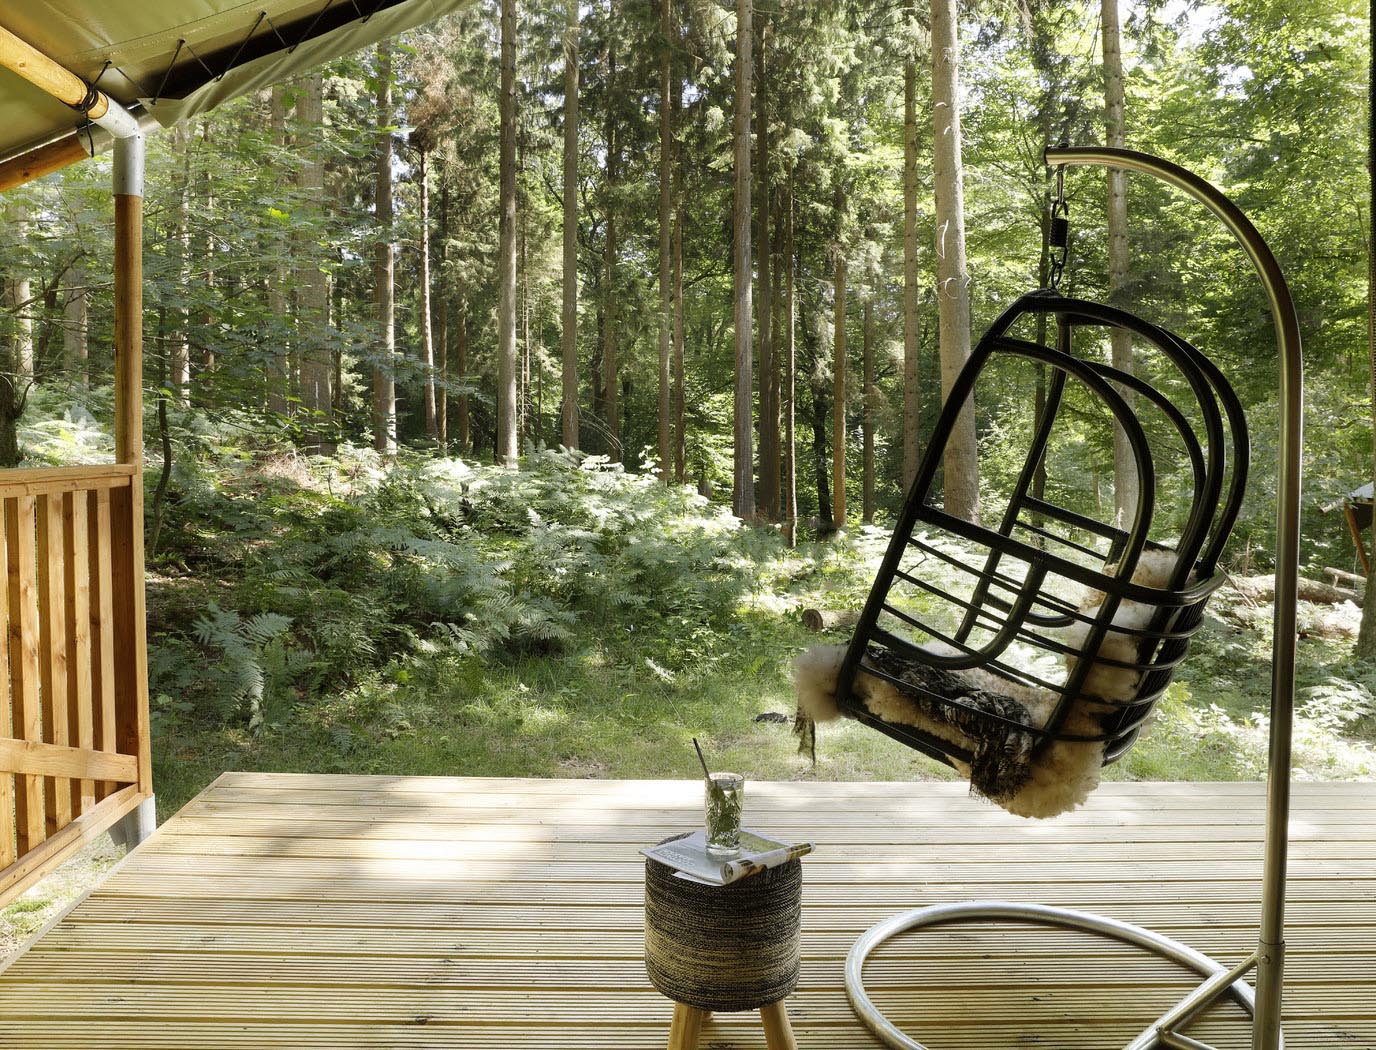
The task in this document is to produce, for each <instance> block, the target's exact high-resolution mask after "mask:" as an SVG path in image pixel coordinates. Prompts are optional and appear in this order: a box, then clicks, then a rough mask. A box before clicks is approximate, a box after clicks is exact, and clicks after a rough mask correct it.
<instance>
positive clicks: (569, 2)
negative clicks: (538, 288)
mask: <svg viewBox="0 0 1376 1050" xmlns="http://www.w3.org/2000/svg"><path fill="white" fill-rule="evenodd" d="M564 19H565V23H564V274H563V285H564V288H563V291H564V302H563V313H562V328H561V330H560V333H559V346H560V352H561V354H562V356H563V365H564V374H563V380H564V382H563V394H562V400H561V403H560V407H559V440H560V441H561V442H563V444H564V445H565V446H566V447H568V448H578V0H565V10H564Z"/></svg>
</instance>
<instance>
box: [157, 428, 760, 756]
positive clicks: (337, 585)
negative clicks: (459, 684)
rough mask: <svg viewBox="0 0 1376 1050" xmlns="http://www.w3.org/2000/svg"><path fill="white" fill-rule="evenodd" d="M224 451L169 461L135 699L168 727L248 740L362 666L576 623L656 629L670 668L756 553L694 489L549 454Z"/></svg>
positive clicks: (544, 644)
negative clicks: (205, 725)
mask: <svg viewBox="0 0 1376 1050" xmlns="http://www.w3.org/2000/svg"><path fill="white" fill-rule="evenodd" d="M226 453H227V450H226V449H221V454H220V455H219V456H218V457H217V462H216V463H214V464H210V463H202V462H200V461H195V462H193V464H192V465H191V466H190V467H188V466H187V464H186V461H185V460H184V461H183V471H182V472H181V473H180V474H179V475H178V477H177V480H176V482H175V483H174V489H173V492H172V495H171V498H170V501H169V508H170V509H169V519H168V523H167V526H166V529H165V535H166V536H167V537H168V538H169V542H168V543H167V545H166V546H164V548H163V549H162V550H160V551H158V552H156V556H155V557H156V560H155V562H154V564H155V567H156V568H158V569H159V571H160V572H162V573H165V574H166V575H165V576H161V577H159V579H158V580H156V582H155V583H154V586H153V592H152V598H151V599H150V617H151V618H152V621H153V623H154V625H155V627H156V628H157V632H156V634H155V649H157V650H159V651H158V652H155V653H154V655H153V656H152V657H151V661H150V662H151V673H152V677H153V686H152V689H153V693H154V695H157V696H167V697H171V696H179V697H182V698H188V697H190V698H191V700H192V701H193V703H192V707H191V708H187V707H186V706H175V705H173V706H169V707H167V708H166V712H167V713H169V714H175V715H177V716H178V717H181V718H185V717H188V716H191V715H192V714H193V712H194V713H195V714H199V715H201V716H204V717H207V718H209V719H211V720H227V719H230V718H238V719H239V720H240V721H241V722H242V723H243V724H245V725H247V726H248V727H249V728H251V729H253V730H255V731H259V730H261V729H263V728H264V727H265V726H267V725H269V724H271V723H272V722H274V721H276V720H278V718H279V716H280V713H281V712H284V711H286V710H287V709H289V708H290V706H291V704H292V702H293V699H294V698H295V697H300V696H310V697H315V696H319V695H321V694H322V693H328V692H330V691H333V690H338V689H346V688H349V687H350V686H352V685H355V684H357V683H358V682H359V681H361V680H362V678H363V676H365V675H366V674H367V673H368V672H369V671H370V670H382V669H386V668H391V669H392V670H393V671H394V670H395V669H396V668H399V667H404V666H406V665H407V662H408V661H409V660H411V659H413V658H419V657H425V658H427V659H429V658H436V659H438V658H445V659H450V658H459V659H462V658H486V659H496V660H504V659H512V658H515V657H518V656H521V655H523V654H532V653H545V654H553V653H560V652H563V651H565V650H566V649H567V648H568V647H569V646H570V644H571V643H572V642H573V641H574V640H575V638H576V637H577V636H578V634H579V633H581V632H586V631H587V630H589V629H590V628H595V629H597V630H599V631H603V632H608V633H610V634H613V635H615V634H618V633H627V634H632V633H636V632H645V631H656V632H657V631H659V627H658V626H657V625H658V624H661V623H670V624H673V625H674V627H675V628H676V630H674V631H665V633H666V634H669V635H676V636H678V637H680V638H681V639H682V640H683V641H684V643H685V645H687V646H688V648H686V649H685V650H683V651H682V652H680V653H678V654H675V653H674V652H672V651H671V652H670V653H669V654H667V655H666V656H664V657H661V659H664V660H666V661H667V663H666V665H665V666H667V667H670V668H673V667H675V666H677V665H678V664H679V662H680V660H687V659H691V658H692V648H691V641H692V639H693V638H694V637H695V636H696V633H697V632H698V631H699V630H700V629H702V628H704V627H709V626H711V627H719V626H720V625H721V623H722V622H723V620H724V618H726V617H728V616H729V615H730V614H731V612H732V610H733V609H734V606H735V603H736V601H737V600H738V598H739V595H740V593H741V591H742V589H743V587H744V586H745V585H746V582H747V580H748V577H749V561H748V558H747V555H746V553H745V552H746V551H748V550H749V548H750V547H751V545H752V544H754V543H756V542H757V537H754V536H752V535H751V534H750V533H749V532H748V530H745V529H742V528H741V527H740V526H739V524H738V523H737V522H736V520H735V519H734V518H731V517H730V516H729V515H726V514H725V513H724V512H722V511H721V510H719V509H717V508H714V507H712V506H711V505H710V504H709V503H708V502H707V501H706V500H705V499H703V498H702V497H700V496H697V495H695V494H693V493H692V492H691V491H689V490H687V489H678V488H666V487H665V486H663V485H661V484H659V483H658V482H656V481H655V480H654V479H653V478H651V477H649V476H645V475H630V474H626V473H624V472H623V471H622V470H621V469H620V468H619V467H613V466H610V465H608V464H607V463H606V462H605V461H604V460H601V459H597V458H581V457H577V456H574V455H569V454H562V453H553V452H546V453H541V454H538V455H536V456H533V457H532V458H531V460H530V461H529V465H528V469H526V470H524V471H522V472H520V473H513V472H509V471H501V470H497V469H495V468H487V467H476V466H473V465H470V464H467V463H465V462H463V461H461V460H442V461H433V460H422V459H419V458H414V457H404V458H403V459H402V460H401V461H400V462H398V463H395V464H390V465H388V464H383V463H381V462H379V461H378V460H377V458H376V457H375V456H374V455H373V454H372V453H370V452H364V451H361V450H349V451H346V452H345V453H344V454H342V455H341V457H340V458H339V459H338V460H324V459H317V460H314V461H311V462H303V461H300V460H294V459H284V458H280V457H272V456H268V457H266V458H263V459H261V460H260V461H258V462H256V463H255V462H252V461H250V462H247V463H246V462H244V461H243V460H242V459H241V458H240V457H239V456H236V455H231V454H226ZM205 580H215V581H220V584H221V586H217V587H215V588H213V589H211V591H210V592H207V591H206V590H205V589H204V588H203V587H202V586H201V581H205ZM191 595H195V596H197V597H201V596H204V597H205V598H206V604H205V605H204V608H203V609H202V610H200V611H195V607H194V606H192V607H191V608H188V606H187V604H186V603H187V602H188V600H190V597H191ZM212 595H213V596H212ZM677 629H681V633H680V631H679V630H677ZM161 650H166V652H165V653H164V652H162V651H161ZM191 668H195V669H196V670H195V671H194V672H193V671H192V670H191ZM388 673H391V672H388Z"/></svg>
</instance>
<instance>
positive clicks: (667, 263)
mask: <svg viewBox="0 0 1376 1050" xmlns="http://www.w3.org/2000/svg"><path fill="white" fill-rule="evenodd" d="M671 10H672V0H660V5H659V34H660V49H661V52H660V60H659V406H658V408H659V412H658V414H659V477H660V480H661V481H663V482H664V483H665V484H666V485H667V484H669V482H670V481H672V480H673V468H674V429H673V420H672V418H671V411H672V401H673V398H672V391H671V389H670V386H671V378H670V358H671V356H672V353H673V322H674V318H673V313H674V297H673V288H672V283H673V257H672V256H673V211H672V204H673V177H674V161H673V126H672V122H671V107H672V104H671V103H670V101H669V96H670V94H671V93H672V92H673V90H674V88H673V73H674V70H673V46H672V41H671V38H670V33H671V31H672V25H671V23H670V13H671Z"/></svg>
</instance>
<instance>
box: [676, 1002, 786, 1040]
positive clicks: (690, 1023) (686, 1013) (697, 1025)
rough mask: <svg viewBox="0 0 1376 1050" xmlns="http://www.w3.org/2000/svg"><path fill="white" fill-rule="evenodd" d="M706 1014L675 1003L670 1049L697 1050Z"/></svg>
mask: <svg viewBox="0 0 1376 1050" xmlns="http://www.w3.org/2000/svg"><path fill="white" fill-rule="evenodd" d="M705 1016H706V1014H705V1013H704V1012H703V1011H702V1010H699V1009H698V1008H697V1007H695V1006H685V1005H684V1004H683V1003H674V1020H673V1023H672V1024H671V1025H670V1026H669V1050H697V1046H698V1033H699V1032H701V1031H702V1019H703V1017H705ZM771 1045H772V1044H771Z"/></svg>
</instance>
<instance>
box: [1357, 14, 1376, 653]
mask: <svg viewBox="0 0 1376 1050" xmlns="http://www.w3.org/2000/svg"><path fill="white" fill-rule="evenodd" d="M1368 32H1369V34H1370V36H1369V40H1368V44H1369V46H1368V50H1367V57H1368V59H1369V61H1370V65H1369V67H1368V70H1367V72H1368V77H1367V110H1366V120H1367V158H1366V162H1367V172H1368V180H1367V188H1368V194H1369V195H1368V197H1367V216H1368V218H1369V217H1371V216H1374V215H1376V20H1373V21H1372V22H1371V24H1370V25H1369V27H1368ZM1366 348H1367V366H1368V371H1369V372H1370V380H1371V389H1370V394H1371V429H1372V433H1373V435H1376V229H1374V230H1373V231H1372V232H1371V233H1368V234H1367V240H1366ZM1372 476H1373V479H1376V463H1373V474H1372ZM1371 537H1372V550H1376V516H1373V517H1372V521H1371ZM1356 654H1357V656H1358V657H1360V658H1362V659H1365V660H1376V572H1368V573H1367V576H1366V590H1365V593H1364V601H1363V604H1362V624H1361V627H1360V628H1359V630H1358V632H1357V647H1356Z"/></svg>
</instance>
